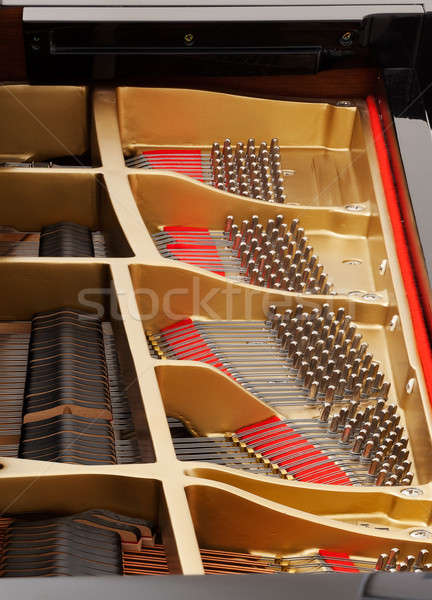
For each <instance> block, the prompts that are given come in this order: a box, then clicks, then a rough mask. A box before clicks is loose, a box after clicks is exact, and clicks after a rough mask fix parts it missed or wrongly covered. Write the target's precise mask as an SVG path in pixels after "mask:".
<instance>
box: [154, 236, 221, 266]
mask: <svg viewBox="0 0 432 600" xmlns="http://www.w3.org/2000/svg"><path fill="white" fill-rule="evenodd" d="M164 231H166V232H167V233H169V235H170V237H172V238H174V239H176V238H177V237H178V238H179V239H182V237H183V236H184V234H185V233H186V234H189V235H190V236H191V237H192V234H193V233H196V234H197V242H207V241H208V242H209V243H210V244H212V246H210V245H207V246H206V245H204V244H202V243H201V244H199V243H197V244H195V243H193V242H187V243H185V242H183V241H182V242H176V243H172V244H167V245H166V248H167V250H169V251H170V252H171V254H172V255H173V256H175V258H176V259H177V260H180V261H183V262H187V263H189V264H191V265H198V266H201V264H202V263H203V262H205V263H206V266H205V267H204V268H206V269H207V270H208V271H211V272H212V273H216V274H217V275H222V276H223V277H224V276H225V271H224V266H223V263H222V261H221V259H220V256H219V253H218V251H217V248H216V244H215V243H214V240H213V238H212V237H211V235H210V232H209V230H208V229H206V228H204V227H175V226H168V227H164Z"/></svg>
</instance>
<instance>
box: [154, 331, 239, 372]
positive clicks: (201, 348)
mask: <svg viewBox="0 0 432 600" xmlns="http://www.w3.org/2000/svg"><path fill="white" fill-rule="evenodd" d="M177 329H180V330H181V331H182V332H183V334H184V335H185V336H186V337H183V335H182V334H180V335H179V336H178V339H177V336H176V333H177ZM161 333H162V334H163V337H164V341H165V342H166V343H167V344H168V345H169V346H170V348H171V350H172V351H173V352H174V354H175V356H176V358H178V359H179V360H196V361H199V362H204V363H206V364H209V365H212V366H214V367H216V368H217V369H219V370H220V371H223V372H224V373H225V374H226V375H228V376H229V377H232V376H231V375H230V373H228V371H227V370H226V369H225V367H224V365H223V363H222V362H221V361H220V359H219V358H218V357H217V356H215V354H214V353H213V351H212V349H211V348H210V346H208V345H207V344H206V342H205V341H204V340H203V338H202V337H201V335H200V332H199V331H197V330H196V328H195V326H194V323H193V321H192V319H184V320H183V321H178V323H174V324H172V325H169V326H168V327H165V329H162V330H161ZM173 340H177V341H173ZM195 350H196V351H195Z"/></svg>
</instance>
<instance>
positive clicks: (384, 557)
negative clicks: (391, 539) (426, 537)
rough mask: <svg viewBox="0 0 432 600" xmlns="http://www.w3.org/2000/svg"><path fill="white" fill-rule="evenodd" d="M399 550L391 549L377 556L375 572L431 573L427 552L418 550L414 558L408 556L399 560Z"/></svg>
mask: <svg viewBox="0 0 432 600" xmlns="http://www.w3.org/2000/svg"><path fill="white" fill-rule="evenodd" d="M399 554H400V550H399V548H392V549H391V550H390V552H389V553H388V554H387V553H384V552H383V553H382V554H380V555H379V557H378V560H377V562H376V565H375V569H376V570H377V571H387V572H389V573H396V572H397V571H411V572H414V573H421V572H423V571H432V562H427V560H428V558H429V550H427V549H426V548H424V549H422V550H420V551H419V552H418V554H417V556H415V555H414V554H408V555H407V556H406V557H405V560H401V561H400V560H399Z"/></svg>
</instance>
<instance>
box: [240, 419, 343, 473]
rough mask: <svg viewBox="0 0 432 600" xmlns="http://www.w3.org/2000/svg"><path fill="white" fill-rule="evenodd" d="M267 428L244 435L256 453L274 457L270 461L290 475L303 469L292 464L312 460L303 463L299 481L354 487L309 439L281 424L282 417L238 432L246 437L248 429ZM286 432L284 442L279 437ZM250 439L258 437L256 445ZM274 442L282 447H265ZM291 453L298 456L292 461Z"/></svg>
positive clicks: (255, 440) (340, 470) (244, 438)
mask: <svg viewBox="0 0 432 600" xmlns="http://www.w3.org/2000/svg"><path fill="white" fill-rule="evenodd" d="M265 425H268V426H269V427H268V429H267V428H266V429H264V430H262V431H261V432H259V433H258V432H251V433H250V434H247V435H243V436H242V440H243V441H245V442H246V443H247V444H248V445H250V446H251V447H252V448H253V449H254V450H257V451H259V452H260V453H261V454H262V455H263V456H264V457H265V456H266V455H270V454H272V455H273V456H272V458H271V462H272V463H275V464H277V465H279V466H280V467H282V468H284V469H286V470H287V471H288V472H290V469H296V468H297V469H298V468H299V467H300V465H297V466H295V465H291V463H295V462H297V461H298V460H300V458H302V459H304V458H310V460H307V461H305V462H303V463H302V464H301V468H302V471H301V473H297V474H294V477H296V479H301V480H302V481H308V482H312V483H313V482H314V481H316V479H317V477H319V478H320V481H319V483H327V482H330V481H331V480H332V479H334V478H337V479H338V481H337V483H338V485H352V482H351V480H350V478H349V477H348V475H346V473H345V471H343V469H341V468H340V467H339V465H337V464H336V463H335V462H334V461H333V460H332V459H330V458H328V457H327V456H326V454H325V453H324V452H323V451H322V450H320V449H319V447H318V446H315V445H314V444H312V443H311V442H309V440H308V439H307V438H306V437H304V436H303V435H301V434H300V433H297V432H295V430H294V429H292V428H291V427H289V426H288V425H286V424H284V423H281V420H280V419H279V417H276V416H274V417H270V418H269V419H265V420H264V421H261V422H260V423H254V424H253V425H248V426H246V427H241V428H240V429H238V430H237V432H236V433H241V434H245V433H246V432H247V431H248V430H249V429H252V430H253V429H255V428H257V427H263V426H265ZM276 427H277V428H278V431H277V432H275V431H272V429H275V428H276ZM285 429H286V434H287V437H286V438H285V439H284V438H283V437H279V436H280V435H281V434H282V433H283V430H285ZM275 435H277V436H278V439H277V440H275V441H274V442H273V441H272V440H273V438H274V436H275ZM251 436H259V437H255V439H254V440H253V442H248V437H251ZM273 443H277V444H280V445H278V447H277V448H269V449H268V450H266V447H267V446H271V445H272V444H273ZM299 451H301V452H302V454H301V456H299V455H298V453H299ZM292 454H295V455H297V456H295V457H292V458H289V457H290V455H292ZM325 459H327V460H328V461H329V462H328V463H327V464H326V465H320V466H319V467H318V466H317V465H316V464H315V463H320V462H321V461H323V460H325ZM304 467H306V468H304ZM308 467H309V468H308ZM339 476H340V477H339Z"/></svg>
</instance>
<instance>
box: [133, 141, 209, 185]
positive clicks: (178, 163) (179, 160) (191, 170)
mask: <svg viewBox="0 0 432 600" xmlns="http://www.w3.org/2000/svg"><path fill="white" fill-rule="evenodd" d="M142 155H143V156H144V158H145V159H146V161H147V162H148V163H149V164H150V166H151V168H152V169H169V170H170V171H176V172H177V173H184V174H186V175H189V177H193V178H194V179H198V180H199V181H202V182H204V173H203V170H202V155H201V150H197V149H196V148H162V149H160V150H147V151H144V152H143V153H142ZM159 156H160V158H158V157H159Z"/></svg>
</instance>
